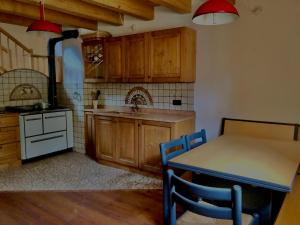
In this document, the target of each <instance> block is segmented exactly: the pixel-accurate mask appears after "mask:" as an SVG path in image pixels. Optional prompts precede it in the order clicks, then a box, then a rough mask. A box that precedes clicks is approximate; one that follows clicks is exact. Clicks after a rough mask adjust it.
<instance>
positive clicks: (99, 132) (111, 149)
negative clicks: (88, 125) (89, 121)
mask: <svg viewBox="0 0 300 225" xmlns="http://www.w3.org/2000/svg"><path fill="white" fill-rule="evenodd" d="M115 125H116V124H115V122H114V119H113V118H110V117H98V116H96V117H95V139H96V158H97V159H104V160H108V161H115V159H116V135H115V130H116V129H115Z"/></svg>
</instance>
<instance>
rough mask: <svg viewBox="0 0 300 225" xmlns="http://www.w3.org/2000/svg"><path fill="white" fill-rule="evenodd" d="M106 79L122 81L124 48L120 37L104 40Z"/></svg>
mask: <svg viewBox="0 0 300 225" xmlns="http://www.w3.org/2000/svg"><path fill="white" fill-rule="evenodd" d="M104 49H105V50H104V51H105V55H104V57H105V60H106V63H105V67H106V70H105V71H106V74H105V75H106V80H107V81H108V82H122V81H123V77H124V65H125V64H124V60H125V56H124V54H125V49H124V39H123V38H122V37H115V38H109V39H107V40H105V42H104Z"/></svg>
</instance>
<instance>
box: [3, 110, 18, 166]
mask: <svg viewBox="0 0 300 225" xmlns="http://www.w3.org/2000/svg"><path fill="white" fill-rule="evenodd" d="M17 165H21V150H20V133H19V115H18V114H11V115H9V114H8V115H2V116H0V168H7V167H11V166H17Z"/></svg>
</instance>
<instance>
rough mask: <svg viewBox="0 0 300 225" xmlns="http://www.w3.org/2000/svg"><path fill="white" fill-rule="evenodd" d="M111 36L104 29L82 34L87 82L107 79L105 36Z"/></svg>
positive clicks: (85, 79) (85, 78)
mask: <svg viewBox="0 0 300 225" xmlns="http://www.w3.org/2000/svg"><path fill="white" fill-rule="evenodd" d="M109 36H110V34H109V33H107V32H103V31H98V32H96V33H93V34H86V35H82V36H81V38H82V40H83V42H82V45H81V47H82V56H83V57H82V58H83V63H84V81H85V82H105V81H106V73H105V58H104V38H106V37H109Z"/></svg>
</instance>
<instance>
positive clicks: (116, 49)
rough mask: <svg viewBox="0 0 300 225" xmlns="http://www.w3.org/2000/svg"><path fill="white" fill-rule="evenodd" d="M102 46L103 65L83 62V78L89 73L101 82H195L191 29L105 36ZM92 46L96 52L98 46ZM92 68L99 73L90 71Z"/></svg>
mask: <svg viewBox="0 0 300 225" xmlns="http://www.w3.org/2000/svg"><path fill="white" fill-rule="evenodd" d="M90 45H91V46H93V45H92V44H90ZM100 45H102V44H101V43H100V42H99V46H100ZM99 46H98V47H99ZM103 47H104V58H103V65H101V66H100V64H99V65H98V66H97V67H95V65H93V64H88V62H86V61H85V71H86V72H85V73H86V77H89V76H90V75H89V74H92V75H91V76H92V77H94V76H96V78H97V80H98V81H100V82H153V83H154V82H155V83H162V82H194V81H195V69H196V32H195V31H194V30H193V29H191V28H187V27H180V28H173V29H168V30H161V31H153V32H147V33H141V34H134V35H127V36H121V37H113V38H112V37H110V38H105V40H104V41H103ZM99 48H100V47H99ZM92 49H96V50H95V51H98V50H97V49H98V48H97V45H96V47H95V46H93V48H92ZM89 51H90V50H89ZM83 53H84V54H86V50H85V49H83ZM100 55H102V54H100ZM96 58H97V56H96ZM88 60H91V61H93V60H92V59H89V58H88ZM88 67H91V68H90V69H89V68H88ZM91 69H95V70H96V69H97V71H98V72H97V71H96V72H97V73H96V72H95V71H94V72H92V73H89V71H90V70H91ZM103 71H104V72H103ZM103 73H104V74H103ZM97 74H99V75H97Z"/></svg>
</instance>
